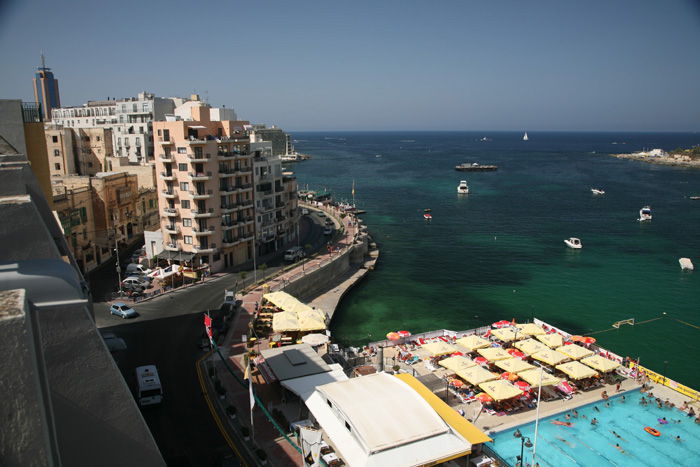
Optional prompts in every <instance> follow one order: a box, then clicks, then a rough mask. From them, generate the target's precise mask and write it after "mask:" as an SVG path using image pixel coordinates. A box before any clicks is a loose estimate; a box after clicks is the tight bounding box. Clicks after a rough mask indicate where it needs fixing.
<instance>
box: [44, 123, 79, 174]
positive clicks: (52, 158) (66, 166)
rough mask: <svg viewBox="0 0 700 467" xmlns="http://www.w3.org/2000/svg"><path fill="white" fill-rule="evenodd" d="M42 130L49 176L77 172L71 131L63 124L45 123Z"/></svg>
mask: <svg viewBox="0 0 700 467" xmlns="http://www.w3.org/2000/svg"><path fill="white" fill-rule="evenodd" d="M44 132H45V134H46V152H47V154H48V158H49V161H48V163H49V170H50V173H51V178H54V177H60V176H61V175H68V174H74V173H77V168H76V164H75V148H74V147H73V131H72V130H71V129H70V128H65V127H64V126H63V125H52V124H47V125H45V127H44Z"/></svg>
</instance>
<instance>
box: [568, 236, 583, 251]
mask: <svg viewBox="0 0 700 467" xmlns="http://www.w3.org/2000/svg"><path fill="white" fill-rule="evenodd" d="M564 243H566V246H568V247H569V248H573V249H574V250H580V249H581V248H583V245H582V244H581V240H579V239H578V238H576V237H571V238H567V239H566V240H564Z"/></svg>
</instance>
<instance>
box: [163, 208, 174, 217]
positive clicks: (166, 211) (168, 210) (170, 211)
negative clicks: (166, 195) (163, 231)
mask: <svg viewBox="0 0 700 467" xmlns="http://www.w3.org/2000/svg"><path fill="white" fill-rule="evenodd" d="M163 215H164V216H167V217H177V209H175V208H165V209H163Z"/></svg>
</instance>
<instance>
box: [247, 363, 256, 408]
mask: <svg viewBox="0 0 700 467" xmlns="http://www.w3.org/2000/svg"><path fill="white" fill-rule="evenodd" d="M249 372H250V361H248V366H247V367H246V373H249ZM248 376H249V378H248V392H249V393H250V418H251V420H252V419H253V407H255V396H253V378H250V374H248Z"/></svg>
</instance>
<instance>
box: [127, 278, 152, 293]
mask: <svg viewBox="0 0 700 467" xmlns="http://www.w3.org/2000/svg"><path fill="white" fill-rule="evenodd" d="M150 285H151V283H150V282H148V281H147V280H146V279H142V278H141V277H139V276H137V275H136V276H129V277H127V278H126V279H124V280H123V281H122V287H123V288H125V289H127V290H129V289H138V288H141V289H147V288H148V287H149V286H150Z"/></svg>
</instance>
